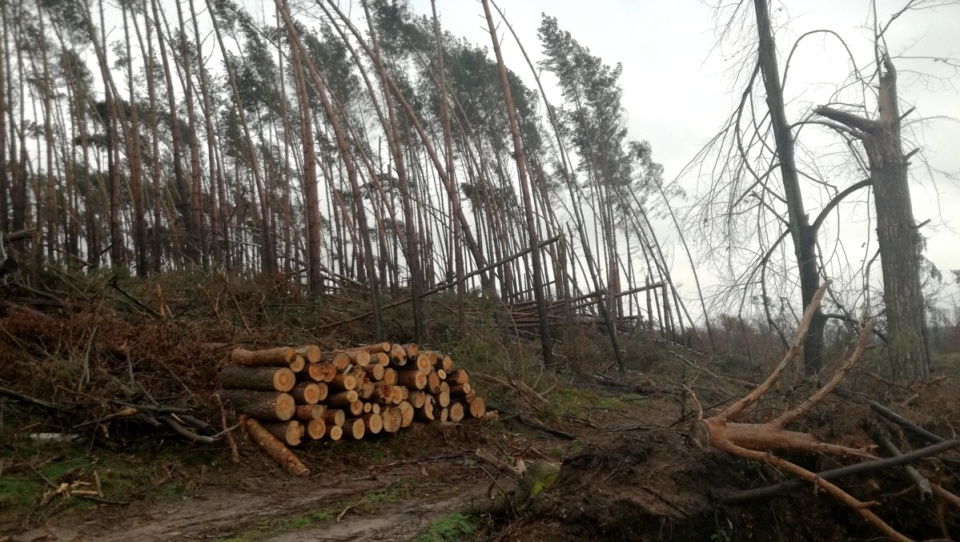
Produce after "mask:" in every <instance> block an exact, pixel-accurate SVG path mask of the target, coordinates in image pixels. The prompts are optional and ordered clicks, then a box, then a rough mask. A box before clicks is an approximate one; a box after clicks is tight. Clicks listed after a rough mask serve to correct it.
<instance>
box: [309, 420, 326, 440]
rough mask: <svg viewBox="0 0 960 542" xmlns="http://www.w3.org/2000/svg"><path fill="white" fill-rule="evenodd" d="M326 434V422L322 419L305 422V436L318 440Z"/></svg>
mask: <svg viewBox="0 0 960 542" xmlns="http://www.w3.org/2000/svg"><path fill="white" fill-rule="evenodd" d="M326 434H327V423H326V422H324V421H323V420H310V421H309V422H307V437H308V438H310V439H311V440H320V439H322V438H323V436H324V435H326Z"/></svg>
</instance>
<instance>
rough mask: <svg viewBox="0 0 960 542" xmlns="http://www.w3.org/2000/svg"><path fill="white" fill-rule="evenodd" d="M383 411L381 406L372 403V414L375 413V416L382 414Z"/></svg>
mask: <svg viewBox="0 0 960 542" xmlns="http://www.w3.org/2000/svg"><path fill="white" fill-rule="evenodd" d="M381 410H382V409H381V408H380V405H378V404H376V403H370V412H373V413H374V414H380V413H381Z"/></svg>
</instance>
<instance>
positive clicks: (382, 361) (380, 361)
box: [371, 352, 390, 367]
mask: <svg viewBox="0 0 960 542" xmlns="http://www.w3.org/2000/svg"><path fill="white" fill-rule="evenodd" d="M376 357H377V365H379V366H381V367H386V366H387V365H389V364H390V355H389V354H386V353H384V352H377V354H376ZM371 362H372V360H371Z"/></svg>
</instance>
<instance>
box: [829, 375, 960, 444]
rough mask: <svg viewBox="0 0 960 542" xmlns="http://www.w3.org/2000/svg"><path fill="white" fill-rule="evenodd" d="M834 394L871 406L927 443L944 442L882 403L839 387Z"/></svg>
mask: <svg viewBox="0 0 960 542" xmlns="http://www.w3.org/2000/svg"><path fill="white" fill-rule="evenodd" d="M833 393H835V394H837V395H839V396H840V397H843V398H844V399H853V400H855V401H860V402H863V403H866V404H867V406H869V407H870V408H871V409H872V410H873V411H874V412H876V413H877V414H879V415H881V416H883V417H884V418H886V419H888V420H890V421H892V422H893V423H895V424H897V425H899V426H900V427H903V428H904V429H906V430H907V431H910V432H911V433H913V434H914V435H916V436H918V437H920V438H922V439H924V440H926V441H927V442H933V443H937V442H944V439H943V437H940V436H938V435H935V434H933V433H931V432H930V431H927V430H926V429H924V428H922V427H920V426H919V425H917V424H915V423H913V422H911V421H910V420H908V419H906V418H904V417H903V416H901V415H899V414H897V413H896V412H894V411H892V410H890V409H889V408H887V407H885V406H883V405H881V404H880V403H878V402H876V401H874V400H873V399H869V398H867V397H864V396H863V395H861V394H859V393H854V392H852V391H850V390H848V389H846V388H842V387H837V388H836V389H834V390H833Z"/></svg>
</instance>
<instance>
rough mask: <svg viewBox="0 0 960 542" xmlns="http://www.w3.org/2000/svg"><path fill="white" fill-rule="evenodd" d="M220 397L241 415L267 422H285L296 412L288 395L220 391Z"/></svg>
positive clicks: (247, 391)
mask: <svg viewBox="0 0 960 542" xmlns="http://www.w3.org/2000/svg"><path fill="white" fill-rule="evenodd" d="M219 393H220V397H222V398H223V399H224V400H225V401H227V402H229V403H230V405H231V406H233V408H234V409H235V410H236V411H237V412H240V413H242V414H246V415H247V416H249V417H251V418H255V419H257V420H262V421H267V422H285V421H287V420H289V419H290V418H292V417H293V415H294V413H295V412H296V411H297V403H296V402H295V401H294V400H293V397H292V396H291V395H290V394H289V393H276V392H269V391H252V390H220V392H219Z"/></svg>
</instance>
